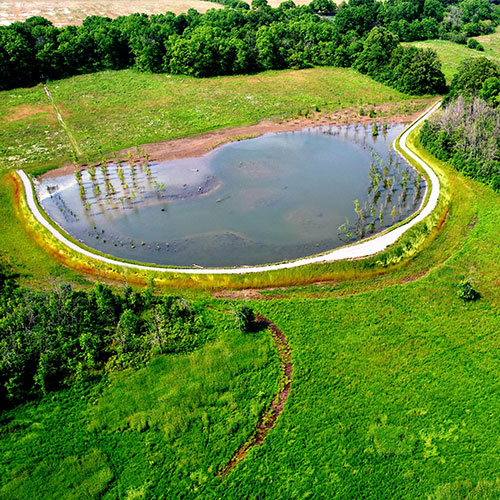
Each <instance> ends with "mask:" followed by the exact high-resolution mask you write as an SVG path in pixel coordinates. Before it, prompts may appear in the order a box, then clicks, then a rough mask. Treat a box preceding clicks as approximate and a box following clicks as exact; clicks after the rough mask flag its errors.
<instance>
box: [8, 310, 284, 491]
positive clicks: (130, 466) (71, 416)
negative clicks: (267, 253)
mask: <svg viewBox="0 0 500 500" xmlns="http://www.w3.org/2000/svg"><path fill="white" fill-rule="evenodd" d="M212 316H213V323H214V325H215V331H216V337H217V338H216V340H215V341H214V342H213V343H210V344H207V345H205V346H204V347H203V348H201V349H200V350H198V351H196V352H194V353H192V354H190V355H170V356H160V357H158V358H156V359H155V360H153V361H152V362H150V363H149V365H148V366H147V367H146V368H143V369H140V370H137V371H132V370H125V371H123V372H121V373H118V374H113V375H112V376H110V377H109V380H108V381H106V382H105V383H102V384H101V385H99V386H82V387H80V388H75V389H74V390H67V391H61V392H59V393H55V394H54V395H51V396H50V397H46V398H45V399H43V400H42V401H41V402H40V403H38V404H26V405H24V406H21V407H18V408H16V409H15V410H12V411H10V412H4V413H3V414H2V417H1V418H2V420H3V421H2V426H1V430H0V433H1V440H0V450H1V453H0V456H1V458H0V498H2V499H4V498H5V499H7V498H16V499H24V498H25V499H32V498H35V497H36V498H38V499H41V498H56V497H57V498H75V499H76V498H101V497H104V498H144V497H143V496H142V495H141V491H146V490H147V491H151V490H152V489H153V490H155V491H157V492H158V496H156V495H155V497H156V498H159V495H163V494H165V493H166V492H167V491H169V492H170V493H169V496H168V497H169V498H174V496H175V497H179V496H181V495H183V494H189V495H190V496H193V495H195V492H196V491H197V489H199V488H202V487H203V485H204V484H205V483H207V482H210V481H213V479H214V476H215V474H216V472H217V469H218V467H220V466H222V465H224V464H225V463H226V462H227V461H229V460H230V458H231V457H232V454H233V453H234V451H235V450H236V449H237V448H238V446H239V445H240V444H241V443H242V442H244V441H245V440H246V439H247V437H248V436H249V435H250V434H251V432H252V429H253V426H254V421H255V420H256V419H257V418H258V416H259V415H260V413H261V412H262V411H263V409H264V408H265V407H266V406H267V405H268V404H269V401H270V397H271V395H272V394H274V393H275V392H276V389H277V388H276V384H277V381H278V378H279V374H278V367H279V362H278V355H277V352H276V350H275V347H274V345H273V344H272V341H271V340H270V336H269V335H268V334H267V333H266V332H265V331H262V332H260V333H255V334H243V333H241V332H239V331H237V330H236V329H235V328H234V326H233V325H234V321H233V318H232V317H231V316H230V315H228V314H226V313H223V312H218V311H213V312H212Z"/></svg>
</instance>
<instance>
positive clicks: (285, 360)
mask: <svg viewBox="0 0 500 500" xmlns="http://www.w3.org/2000/svg"><path fill="white" fill-rule="evenodd" d="M256 320H257V322H258V323H260V324H261V325H265V326H267V328H269V329H270V330H271V337H272V339H273V340H274V343H275V344H276V347H277V348H278V354H279V357H280V385H279V387H280V389H279V392H278V393H277V394H276V395H275V396H274V398H273V401H272V402H271V404H270V405H269V407H268V408H267V409H266V410H265V411H264V413H263V414H262V416H261V417H260V419H259V422H258V423H257V426H256V427H255V431H254V433H253V434H252V435H251V436H250V438H249V439H248V440H247V441H246V442H245V443H244V444H242V445H241V446H240V447H239V448H238V449H237V450H236V452H235V453H234V455H233V458H231V460H230V461H229V462H228V463H227V464H226V465H224V466H223V467H222V468H220V469H219V471H218V472H217V476H218V477H221V478H224V477H226V476H227V475H228V474H229V473H230V472H231V471H232V470H233V469H234V468H235V467H236V465H238V464H239V463H240V462H241V461H242V460H243V459H244V458H245V457H246V455H247V453H248V452H249V451H250V450H251V449H252V448H254V447H256V446H260V445H261V444H262V442H263V441H264V439H265V438H266V436H267V435H268V434H269V431H270V430H271V429H272V428H273V427H274V425H275V424H276V420H277V419H278V417H279V415H280V413H281V412H282V411H283V407H284V405H285V403H286V400H287V399H288V395H289V394H290V389H291V388H292V371H293V363H292V349H291V347H290V344H289V343H288V340H287V339H286V337H285V335H284V334H283V332H282V331H281V330H280V329H279V328H278V327H277V326H276V325H275V324H274V323H272V322H271V321H269V320H268V319H267V318H265V317H264V316H261V315H260V314H259V315H257V316H256Z"/></svg>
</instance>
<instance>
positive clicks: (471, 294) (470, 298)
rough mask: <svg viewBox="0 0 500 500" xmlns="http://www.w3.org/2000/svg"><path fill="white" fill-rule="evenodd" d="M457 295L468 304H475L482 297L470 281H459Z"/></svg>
mask: <svg viewBox="0 0 500 500" xmlns="http://www.w3.org/2000/svg"><path fill="white" fill-rule="evenodd" d="M457 295H458V297H459V298H460V299H462V300H464V301H466V302H474V301H475V300H477V299H479V297H480V295H479V292H478V291H477V290H475V289H474V287H473V286H472V284H471V282H470V281H469V280H462V281H459V283H458V292H457Z"/></svg>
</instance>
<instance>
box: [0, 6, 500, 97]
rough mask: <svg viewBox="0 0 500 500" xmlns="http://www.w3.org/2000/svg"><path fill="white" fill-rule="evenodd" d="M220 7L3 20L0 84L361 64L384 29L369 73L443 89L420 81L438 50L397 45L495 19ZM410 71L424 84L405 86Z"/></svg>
mask: <svg viewBox="0 0 500 500" xmlns="http://www.w3.org/2000/svg"><path fill="white" fill-rule="evenodd" d="M223 3H224V4H225V5H227V6H228V7H226V8H224V9H219V10H215V9H213V10H209V11H208V12H206V13H205V14H200V13H198V12H197V11H195V10H194V9H190V10H188V12H187V13H186V14H180V15H178V16H176V15H175V14H173V13H171V12H167V13H166V14H158V15H152V16H146V15H144V14H133V15H129V16H122V17H118V18H116V19H110V18H107V17H99V16H90V17H87V18H86V19H85V20H84V22H83V24H82V25H81V26H67V27H63V28H57V27H55V26H53V25H52V23H51V22H50V21H48V20H46V19H44V18H42V17H32V18H29V19H27V20H26V21H25V22H22V23H21V22H17V23H13V24H11V25H9V26H1V27H0V74H1V75H2V76H1V78H0V89H9V88H15V87H19V86H29V85H33V84H36V83H38V82H40V81H43V80H44V79H58V78H63V77H67V76H72V75H77V74H84V73H91V72H95V71H100V70H106V69H113V70H116V69H123V68H130V67H133V68H136V69H137V70H139V71H148V72H153V73H162V72H163V73H172V74H185V75H193V76H196V77H208V76H216V75H230V74H248V73H255V72H258V71H263V70H269V69H284V68H306V67H311V66H325V65H327V66H340V67H350V66H355V67H358V68H359V69H360V70H363V68H365V66H366V64H365V63H361V62H358V58H359V57H360V56H361V55H362V53H363V52H365V55H364V56H363V61H365V60H366V58H367V54H366V51H367V46H366V45H367V43H368V44H369V43H371V42H372V41H373V40H374V36H372V37H371V38H370V34H372V33H373V30H374V29H382V28H385V30H387V31H389V32H390V33H391V34H392V37H393V40H394V42H392V41H391V43H390V44H389V45H390V47H391V49H392V51H396V50H397V51H398V52H397V53H395V54H394V57H393V58H392V61H391V56H392V52H390V53H388V54H386V56H387V61H385V64H384V68H382V69H381V72H380V73H381V75H379V74H377V72H374V71H373V70H370V71H368V74H370V76H372V77H374V78H377V79H379V80H381V81H384V82H386V83H388V84H389V85H393V86H394V87H396V88H398V89H400V90H403V91H411V92H413V93H415V94H424V93H428V92H440V91H441V89H440V85H441V82H440V83H439V85H437V86H436V85H435V82H434V81H433V80H434V79H435V76H432V75H431V76H430V77H429V79H427V76H428V75H427V68H428V66H429V65H430V67H431V68H430V71H431V72H433V71H434V68H435V67H436V66H437V57H436V56H435V54H434V53H431V52H426V53H424V52H423V51H420V50H419V49H412V50H405V49H403V48H402V47H401V46H400V45H399V43H398V42H401V41H410V40H422V39H430V38H437V37H442V38H446V37H448V38H450V37H451V38H453V37H455V38H457V36H458V35H459V34H461V36H462V35H463V36H469V35H470V34H471V33H474V34H477V33H485V32H489V31H491V30H492V29H493V28H494V26H495V25H496V24H497V23H498V19H499V10H498V6H496V5H494V4H493V3H491V2H489V1H488V0H463V1H461V2H456V1H455V0H412V1H404V0H386V1H385V2H382V1H377V0H349V2H348V3H343V4H341V5H340V6H339V7H337V6H336V4H335V3H333V2H332V0H313V1H312V2H311V3H310V4H309V5H304V6H296V5H295V4H294V3H293V1H292V0H286V1H285V2H283V3H282V4H281V5H280V6H279V7H278V8H272V7H270V6H269V5H268V4H267V2H266V0H253V1H252V4H251V5H249V4H247V3H245V2H243V1H241V0H224V1H223ZM400 59H402V60H403V62H402V63H401V64H398V60H400ZM414 66H416V67H414ZM394 72H395V73H396V74H395V76H393V77H391V78H389V77H388V75H389V74H393V73H394ZM382 73H383V74H382ZM414 77H420V78H417V80H422V85H420V84H416V85H415V84H412V86H409V85H408V84H407V83H405V82H406V81H410V80H412V79H414ZM429 80H430V81H429ZM407 89H408V90H407ZM409 89H411V90H409Z"/></svg>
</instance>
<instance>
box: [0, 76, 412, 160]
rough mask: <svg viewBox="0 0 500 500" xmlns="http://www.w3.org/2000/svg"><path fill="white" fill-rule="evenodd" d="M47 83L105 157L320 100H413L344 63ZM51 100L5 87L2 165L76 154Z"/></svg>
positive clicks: (323, 103)
mask: <svg viewBox="0 0 500 500" xmlns="http://www.w3.org/2000/svg"><path fill="white" fill-rule="evenodd" d="M49 87H50V89H51V91H52V95H53V96H54V99H55V101H56V103H57V105H58V106H59V108H60V110H61V113H62V115H63V117H64V119H65V121H66V123H67V124H68V125H69V127H70V129H71V130H72V132H73V134H74V136H75V138H76V140H77V141H78V142H79V144H80V145H81V148H82V149H83V151H84V152H85V154H87V155H89V156H90V157H91V158H92V157H99V155H98V151H99V150H102V152H104V153H110V152H112V151H115V150H120V149H123V148H125V147H129V146H135V145H137V144H143V143H149V142H156V141H161V140H165V139H171V138H177V137H185V136H188V135H196V134H200V133H202V132H205V131H207V130H212V129H214V128H221V127H227V126H235V125H247V124H251V123H256V122H258V121H260V120H262V119H265V118H283V117H292V116H297V115H299V114H300V113H304V112H306V111H307V110H312V109H315V108H316V107H318V108H319V109H321V110H322V111H334V110H338V109H342V108H345V107H349V106H353V105H365V104H376V103H382V102H387V101H394V102H396V101H404V100H407V99H409V97H408V96H405V95H403V94H401V93H399V92H397V91H395V90H392V89H390V88H388V87H386V86H384V85H381V84H379V83H376V82H374V81H373V80H371V79H369V78H367V77H365V76H362V75H361V74H359V73H357V72H356V71H353V70H350V69H343V68H314V69H308V70H301V71H293V70H290V71H270V72H266V73H260V74H258V75H250V76H228V77H218V78H207V79H196V78H190V77H185V76H175V75H151V74H146V73H138V72H135V71H132V70H124V71H117V72H111V71H110V72H102V73H96V74H91V75H83V76H78V77H74V78H69V79H67V80H60V81H57V82H52V83H50V84H49ZM47 104H48V101H47V99H46V98H45V95H44V94H43V89H41V87H35V88H33V89H25V90H16V91H5V92H0V139H1V141H0V144H2V145H3V147H0V169H2V168H9V167H15V166H16V167H17V166H19V165H21V166H35V165H36V166H38V167H40V166H54V165H56V164H61V163H63V162H64V160H69V159H71V152H70V149H69V146H68V142H67V138H66V137H65V136H64V135H63V134H61V130H60V127H59V125H58V123H57V121H56V119H55V116H54V115H53V114H50V108H49V107H48V106H47ZM40 109H43V113H42V112H40ZM33 113H36V114H33ZM27 115H30V116H28V118H27V119H28V124H29V127H25V124H26V121H25V120H26V117H27ZM20 131H21V133H20ZM56 132H57V134H58V135H55V133H56ZM7 145H8V146H7Z"/></svg>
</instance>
